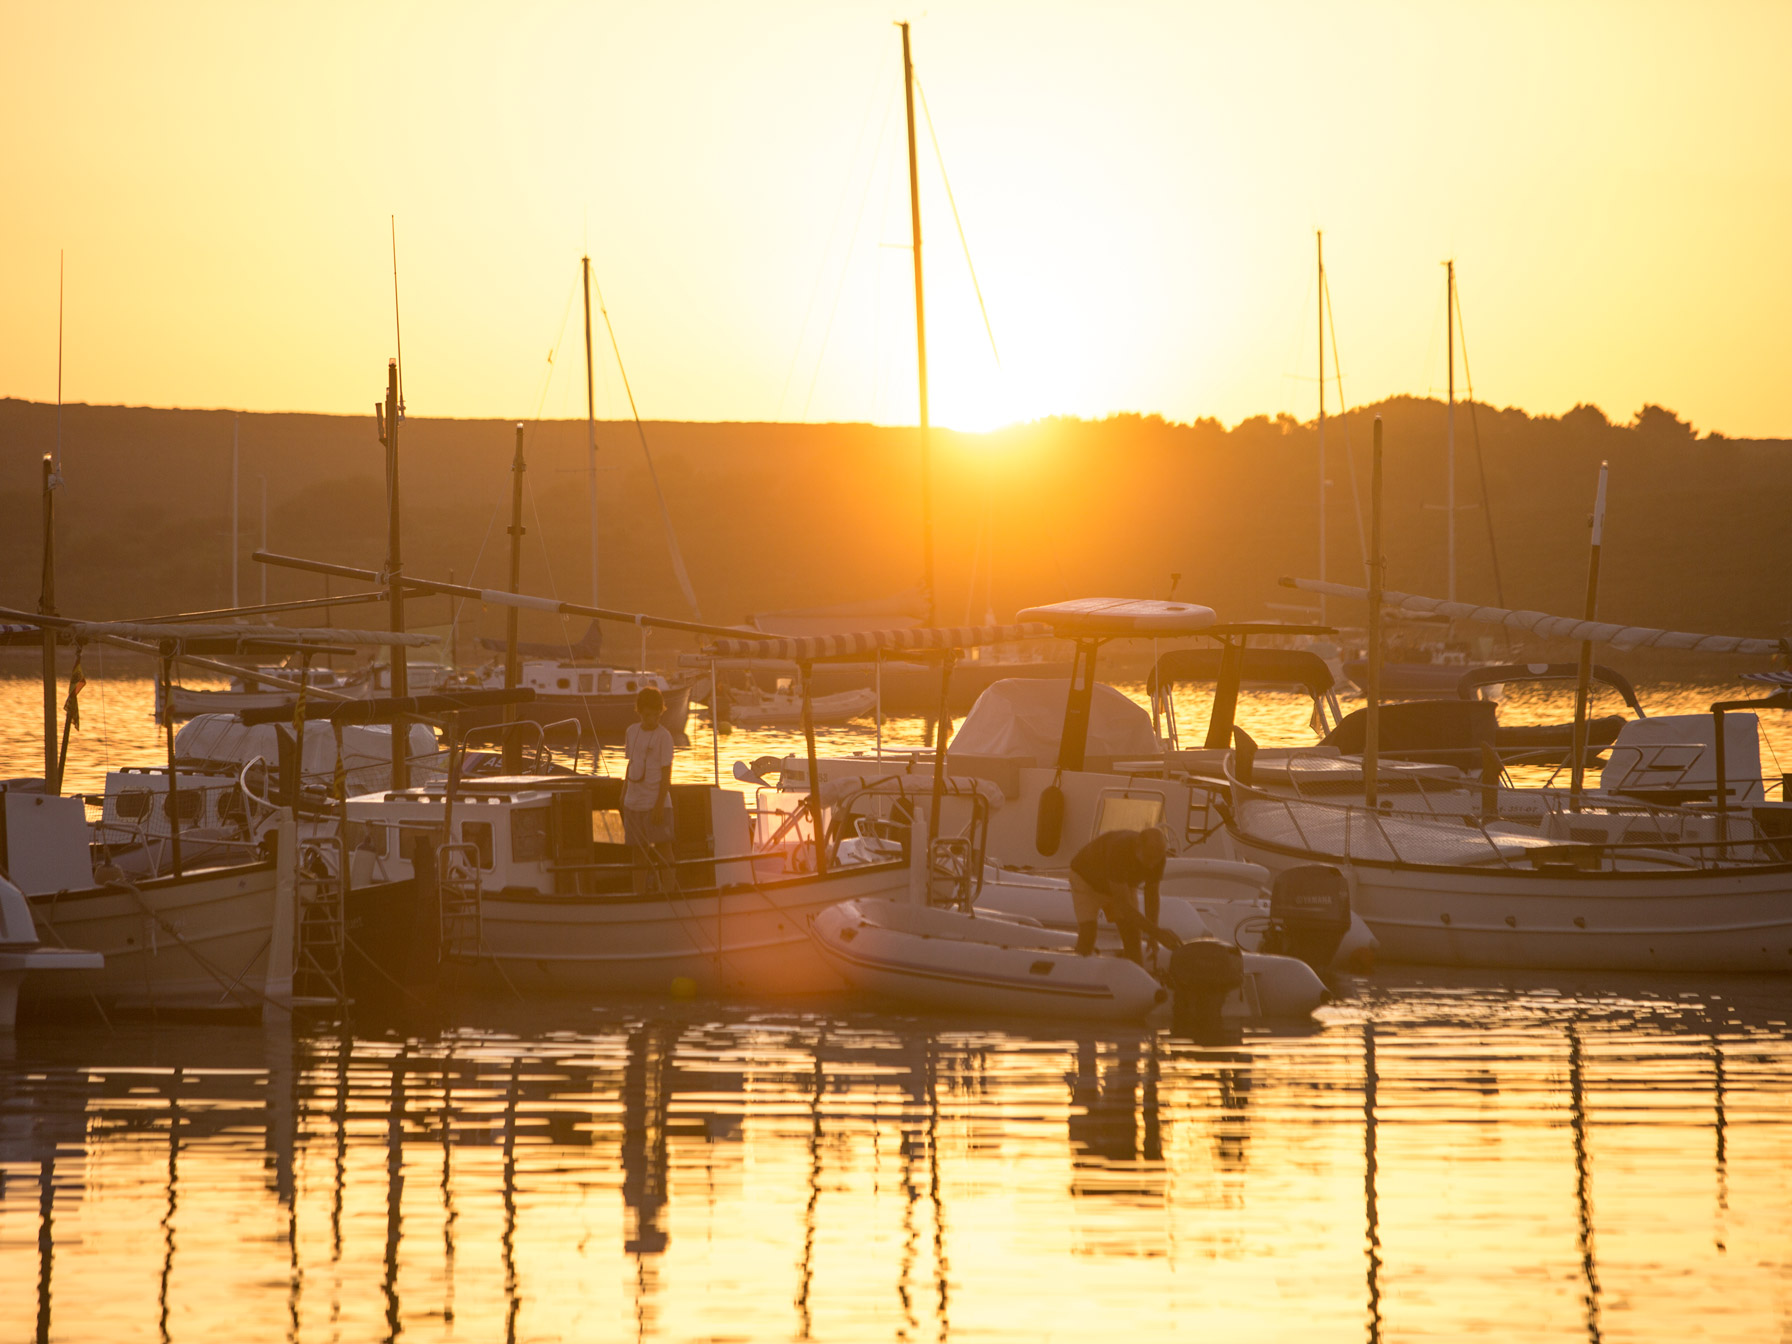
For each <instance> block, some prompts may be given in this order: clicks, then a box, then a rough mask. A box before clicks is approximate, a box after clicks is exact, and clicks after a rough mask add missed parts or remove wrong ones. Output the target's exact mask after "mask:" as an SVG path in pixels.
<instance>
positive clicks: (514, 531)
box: [504, 421, 525, 775]
mask: <svg viewBox="0 0 1792 1344" xmlns="http://www.w3.org/2000/svg"><path fill="white" fill-rule="evenodd" d="M524 470H525V467H524V463H523V426H522V423H521V422H520V421H519V422H518V423H517V427H516V456H515V457H514V458H513V459H512V460H511V463H510V591H511V592H513V593H514V592H516V591H517V590H518V589H519V588H521V587H522V586H523V472H524ZM517 615H518V613H517V609H516V608H515V607H506V608H505V609H504V689H505V690H507V691H514V690H515V689H516V688H517V687H518V686H520V685H521V684H522V680H523V659H522V654H521V653H520V652H519V651H518V648H517V629H516V623H517ZM504 721H505V722H506V723H509V724H514V723H516V721H517V707H516V706H515V705H511V706H509V707H508V708H507V709H506V710H505V711H504ZM522 752H523V744H522V741H521V740H520V739H519V738H518V737H517V735H516V733H515V732H514V731H511V732H506V733H505V734H504V772H505V773H506V774H512V775H514V774H516V773H517V771H518V770H520V769H521V768H522Z"/></svg>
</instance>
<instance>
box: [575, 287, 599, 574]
mask: <svg viewBox="0 0 1792 1344" xmlns="http://www.w3.org/2000/svg"><path fill="white" fill-rule="evenodd" d="M579 274H580V276H581V277H582V279H583V282H584V290H585V493H586V495H587V497H588V498H587V502H588V504H589V505H590V509H591V605H592V606H594V607H595V606H596V605H597V385H596V383H595V382H594V381H593V379H592V376H591V258H590V257H588V256H586V257H580V258H579Z"/></svg>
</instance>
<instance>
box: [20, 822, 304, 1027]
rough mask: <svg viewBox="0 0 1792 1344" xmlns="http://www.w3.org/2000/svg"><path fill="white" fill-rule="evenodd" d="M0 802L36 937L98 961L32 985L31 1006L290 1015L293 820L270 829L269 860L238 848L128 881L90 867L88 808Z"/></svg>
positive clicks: (108, 869) (26, 989) (109, 869)
mask: <svg viewBox="0 0 1792 1344" xmlns="http://www.w3.org/2000/svg"><path fill="white" fill-rule="evenodd" d="M185 796H186V795H185V794H183V793H179V792H178V790H177V797H180V798H184V797H185ZM0 802H4V804H5V813H4V816H5V828H4V836H3V837H0V838H3V840H4V846H5V849H4V852H5V855H6V875H7V877H8V878H9V879H10V880H11V882H12V884H13V885H14V886H16V887H17V888H18V889H19V890H20V891H22V892H23V893H24V894H25V898H26V901H27V904H28V906H29V910H30V914H31V918H32V920H33V922H34V924H35V927H36V932H37V936H38V937H39V938H40V939H42V941H43V942H44V943H46V944H49V945H52V946H57V947H66V948H86V949H91V950H92V951H93V952H96V953H99V954H100V956H101V958H103V960H102V961H98V962H96V963H94V964H91V965H88V964H84V965H83V966H82V967H81V968H80V969H78V970H71V971H70V973H69V974H66V975H54V976H43V977H37V976H32V977H29V978H27V979H26V980H25V982H24V984H23V986H22V989H21V994H22V997H23V999H24V1000H25V1001H26V1002H27V1003H32V1004H36V1003H40V1002H41V1003H60V1004H67V1003H74V1004H77V1005H81V1004H91V1003H94V1002H97V1003H99V1004H101V1005H102V1006H103V1007H106V1008H122V1009H126V1010H132V1009H153V1010H157V1011H168V1010H181V1011H191V1010H198V1009H231V1010H237V1011H246V1012H251V1013H254V1012H259V1011H260V1010H261V1008H262V1007H263V1006H264V1005H265V1004H267V1003H268V1002H270V1001H273V1002H275V1003H277V1004H281V1005H283V1006H284V1005H285V1004H287V1003H289V1001H290V996H291V993H292V980H293V965H294V962H293V958H294V941H293V940H294V932H295V928H296V914H295V909H296V906H295V901H296V882H297V871H298V862H299V859H298V842H297V835H296V830H295V828H294V825H293V821H292V815H291V813H290V812H285V811H284V810H282V811H281V812H280V813H279V814H277V815H276V816H275V817H274V818H272V820H271V830H272V833H273V834H272V837H271V838H272V844H271V845H270V846H269V848H270V849H271V850H272V854H271V855H269V854H266V853H263V852H261V851H260V850H259V849H258V848H257V847H256V846H254V845H251V844H247V843H239V844H238V845H237V846H236V847H235V850H234V853H233V855H232V856H231V857H223V856H221V855H216V854H214V855H210V856H208V857H205V858H198V859H196V860H195V861H194V862H193V863H192V864H190V865H189V864H187V863H186V862H184V860H178V861H173V862H172V863H171V864H170V867H169V868H165V869H164V870H163V871H161V872H160V873H159V874H158V875H155V876H148V875H142V874H139V875H137V876H131V875H129V874H127V873H125V872H123V871H122V870H120V869H118V868H116V867H114V866H111V865H110V864H108V863H105V862H104V861H103V860H102V862H101V863H100V864H99V865H97V866H96V865H95V863H94V857H95V853H96V851H98V852H100V853H101V854H103V848H101V847H99V846H96V845H94V844H93V843H92V837H91V835H90V832H89V828H88V825H87V819H86V808H85V804H84V803H83V802H82V800H81V799H79V798H59V797H54V796H50V795H46V794H41V793H28V792H23V791H15V790H12V789H8V790H6V791H5V792H4V793H0ZM185 812H186V809H185V807H184V804H183V805H181V806H180V807H178V808H177V815H180V816H184V815H185ZM185 831H186V828H185V826H184V824H183V826H182V835H183V837H184V836H185Z"/></svg>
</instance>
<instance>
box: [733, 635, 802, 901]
mask: <svg viewBox="0 0 1792 1344" xmlns="http://www.w3.org/2000/svg"><path fill="white" fill-rule="evenodd" d="M796 670H797V675H798V676H800V677H801V678H802V679H803V746H804V748H805V749H806V750H807V752H808V755H809V777H808V778H809V828H810V830H811V832H812V833H813V834H814V836H815V873H816V876H818V877H820V876H824V875H825V874H826V873H827V871H828V851H827V837H826V836H825V835H823V834H822V825H821V763H820V761H819V760H818V759H817V757H816V754H815V704H814V698H813V697H812V696H811V695H810V693H809V683H810V681H811V679H812V678H811V676H810V673H812V672H813V671H814V670H815V669H814V665H813V664H810V663H798V664H797V669H796ZM713 695H714V690H713V688H712V690H711V696H712V697H713ZM710 708H711V709H712V710H713V709H714V708H715V706H714V703H713V699H712V703H711V705H710ZM710 721H711V723H712V724H713V723H714V721H715V719H714V715H713V713H712V715H711V718H710Z"/></svg>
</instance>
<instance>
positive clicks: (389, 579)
mask: <svg viewBox="0 0 1792 1344" xmlns="http://www.w3.org/2000/svg"><path fill="white" fill-rule="evenodd" d="M376 414H377V408H376ZM401 418H402V411H401V409H400V406H399V401H398V361H397V360H396V359H393V360H388V361H387V363H386V407H385V415H384V418H383V419H382V420H381V421H380V442H381V443H382V444H384V445H385V448H386V574H385V581H386V594H387V597H388V600H389V602H390V605H391V613H392V621H391V628H392V632H393V633H394V634H403V633H404V584H403V576H404V561H403V558H402V554H401V551H400V545H399V536H400V533H399V525H398V524H399V509H398V422H399V420H400V419H401ZM410 693H411V686H410V675H409V667H408V665H407V660H406V655H405V650H404V646H403V645H402V644H394V645H393V646H392V694H393V696H394V697H403V696H407V695H409V694H410ZM409 728H410V725H409V724H408V723H407V722H406V720H405V719H404V718H403V717H398V718H394V719H393V720H392V787H393V788H395V789H402V788H405V787H406V786H407V785H408V784H409V783H410V746H411V735H410V731H409Z"/></svg>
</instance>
